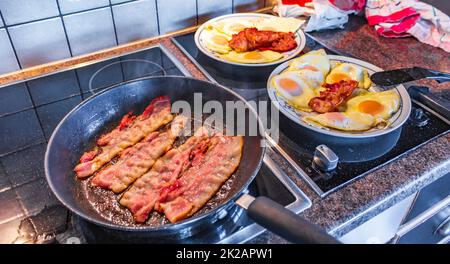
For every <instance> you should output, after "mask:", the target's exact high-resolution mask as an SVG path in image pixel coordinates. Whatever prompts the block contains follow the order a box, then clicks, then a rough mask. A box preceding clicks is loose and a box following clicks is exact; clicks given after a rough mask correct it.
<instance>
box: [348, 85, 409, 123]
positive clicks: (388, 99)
mask: <svg viewBox="0 0 450 264" xmlns="http://www.w3.org/2000/svg"><path fill="white" fill-rule="evenodd" d="M368 101H371V103H372V105H373V104H375V106H381V107H380V108H377V109H367V107H363V104H364V103H367V102H368ZM377 104H378V105H377ZM366 106H367V104H366ZM346 108H347V109H346V112H362V113H365V114H371V115H372V116H374V117H375V118H382V119H384V120H388V119H389V118H391V116H392V115H393V114H395V113H396V112H397V111H398V110H399V108H400V95H399V94H398V93H397V92H396V91H395V90H388V91H383V92H367V93H364V94H362V95H358V96H355V97H353V98H351V99H350V100H348V101H347V103H346ZM365 110H366V111H365ZM373 110H378V111H373Z"/></svg>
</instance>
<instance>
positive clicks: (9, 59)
mask: <svg viewBox="0 0 450 264" xmlns="http://www.w3.org/2000/svg"><path fill="white" fill-rule="evenodd" d="M0 61H1V63H0V74H3V73H7V72H12V71H16V70H18V69H20V68H19V64H18V63H17V60H16V56H15V55H14V51H13V49H12V46H11V42H10V41H9V38H8V34H7V33H6V29H4V28H2V29H0Z"/></svg>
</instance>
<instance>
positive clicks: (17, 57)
mask: <svg viewBox="0 0 450 264" xmlns="http://www.w3.org/2000/svg"><path fill="white" fill-rule="evenodd" d="M0 19H1V20H2V22H3V25H4V29H5V31H6V35H7V36H8V40H9V44H11V48H12V50H13V52H14V56H15V57H16V61H17V65H19V68H20V69H23V68H22V65H21V63H20V61H19V56H17V51H16V47H15V46H14V43H13V41H12V38H11V35H10V33H9V26H6V23H5V19H4V18H3V14H2V12H1V11H0Z"/></svg>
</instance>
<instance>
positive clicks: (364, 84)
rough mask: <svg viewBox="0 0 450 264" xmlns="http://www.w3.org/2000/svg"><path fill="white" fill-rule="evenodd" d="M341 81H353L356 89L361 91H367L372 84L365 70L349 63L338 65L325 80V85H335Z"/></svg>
mask: <svg viewBox="0 0 450 264" xmlns="http://www.w3.org/2000/svg"><path fill="white" fill-rule="evenodd" d="M342 80H345V81H348V80H355V81H357V82H358V87H359V88H363V89H368V88H369V87H370V85H371V84H372V82H371V81H370V78H369V74H368V72H367V70H366V69H362V68H361V67H359V66H357V65H354V64H350V63H340V64H338V65H337V66H336V67H334V68H333V69H332V70H331V72H330V74H328V76H327V78H326V79H325V81H326V83H337V82H339V81H342Z"/></svg>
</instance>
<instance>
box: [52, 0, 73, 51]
mask: <svg viewBox="0 0 450 264" xmlns="http://www.w3.org/2000/svg"><path fill="white" fill-rule="evenodd" d="M56 5H57V7H58V12H59V17H60V19H61V23H62V26H63V31H64V36H65V37H66V42H67V46H68V47H69V53H70V57H73V52H72V47H71V46H70V41H69V35H67V29H66V23H65V22H64V17H63V15H62V13H61V7H60V6H59V0H56Z"/></svg>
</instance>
